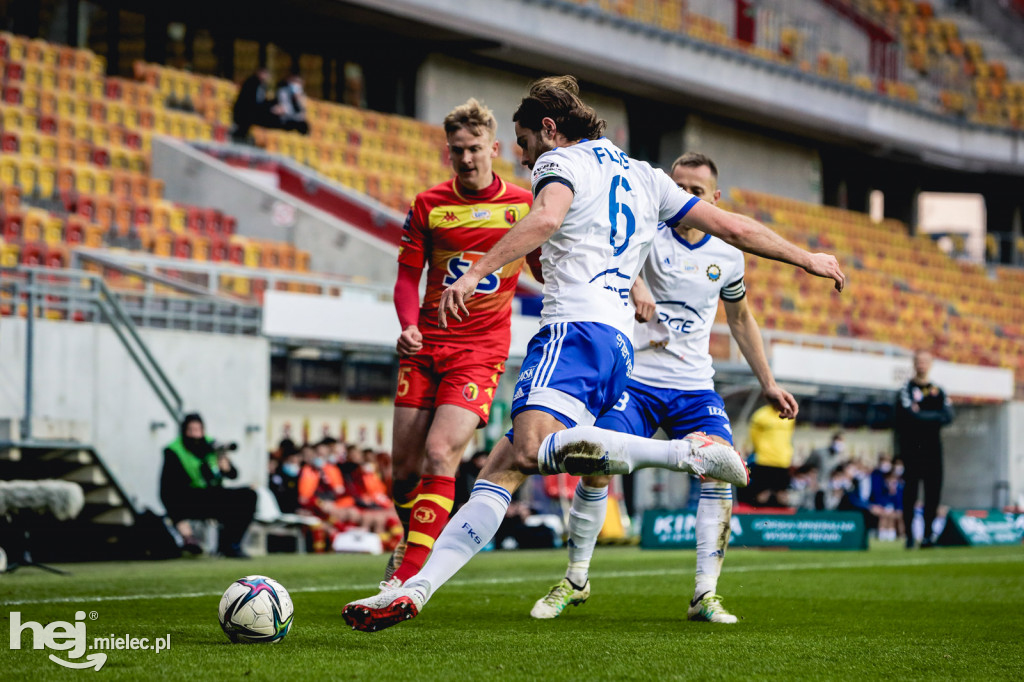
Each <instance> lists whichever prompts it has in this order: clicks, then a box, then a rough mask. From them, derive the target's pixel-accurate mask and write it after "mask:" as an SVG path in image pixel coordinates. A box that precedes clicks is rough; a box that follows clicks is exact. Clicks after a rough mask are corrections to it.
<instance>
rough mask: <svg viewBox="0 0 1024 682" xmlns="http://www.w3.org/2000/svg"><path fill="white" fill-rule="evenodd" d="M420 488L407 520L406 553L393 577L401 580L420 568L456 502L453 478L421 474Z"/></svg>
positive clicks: (412, 574)
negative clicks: (422, 475)
mask: <svg viewBox="0 0 1024 682" xmlns="http://www.w3.org/2000/svg"><path fill="white" fill-rule="evenodd" d="M419 491H420V494H419V496H418V497H417V498H416V502H415V504H414V505H413V507H412V516H411V518H410V520H409V534H408V535H407V536H406V548H405V556H404V557H403V558H402V565H401V566H399V568H398V570H397V571H395V576H394V577H396V578H398V579H399V580H401V581H402V582H405V581H406V580H408V579H409V578H410V577H412V576H414V575H416V573H418V572H419V570H420V569H421V568H423V562H425V561H426V560H427V555H428V554H430V550H431V549H432V548H433V547H434V541H435V540H437V536H438V535H440V534H441V531H442V530H443V529H444V525H445V524H446V523H448V515H449V514H451V512H452V505H453V504H454V503H455V477H454V476H429V475H427V476H424V477H423V481H422V482H421V483H420V488H419Z"/></svg>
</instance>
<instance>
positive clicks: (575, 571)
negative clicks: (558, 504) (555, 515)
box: [565, 480, 608, 587]
mask: <svg viewBox="0 0 1024 682" xmlns="http://www.w3.org/2000/svg"><path fill="white" fill-rule="evenodd" d="M607 508H608V487H607V486H605V487H604V488H591V487H590V486H588V485H584V484H583V481H582V480H581V481H580V482H579V483H577V484H576V492H575V494H573V496H572V508H571V509H570V510H569V569H568V570H567V571H566V572H565V577H566V578H568V579H569V582H571V583H572V584H573V585H575V586H577V587H583V586H584V585H586V584H587V577H588V575H589V573H590V558H591V557H593V556H594V546H595V545H597V536H598V535H599V534H600V532H601V527H602V526H604V515H605V512H606V511H607Z"/></svg>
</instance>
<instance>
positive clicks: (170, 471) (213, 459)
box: [160, 413, 256, 558]
mask: <svg viewBox="0 0 1024 682" xmlns="http://www.w3.org/2000/svg"><path fill="white" fill-rule="evenodd" d="M235 447H236V446H235V444H234V443H231V444H229V445H227V446H225V447H220V446H217V445H216V444H215V443H214V441H213V439H212V438H207V436H206V433H205V428H204V425H203V419H202V417H200V416H199V415H198V414H196V413H192V414H187V415H185V418H184V419H183V420H182V423H181V435H180V436H179V437H178V438H177V439H176V440H175V441H174V442H172V443H170V444H169V445H168V446H167V447H166V448H164V467H163V472H162V473H161V475H160V500H161V501H162V502H163V504H164V508H165V509H166V510H167V515H168V516H169V517H171V519H173V520H174V521H175V522H179V521H183V520H185V519H215V520H216V521H217V522H218V523H220V526H221V529H220V534H219V544H220V547H219V550H218V551H219V553H220V554H222V555H224V556H227V557H233V558H246V554H245V552H244V551H242V537H243V536H244V535H245V531H246V529H248V527H249V524H250V523H251V522H252V517H253V514H254V513H255V511H256V491H255V490H252V489H251V488H225V487H224V479H225V478H228V479H233V478H236V477H237V476H238V471H237V470H236V469H235V467H234V466H233V465H232V464H231V461H230V460H229V459H228V457H227V455H226V454H225V450H234V449H235Z"/></svg>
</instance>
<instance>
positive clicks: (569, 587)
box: [530, 578, 590, 619]
mask: <svg viewBox="0 0 1024 682" xmlns="http://www.w3.org/2000/svg"><path fill="white" fill-rule="evenodd" d="M588 599H590V581H589V580H588V581H587V582H586V584H584V585H583V587H582V588H580V589H577V588H576V586H575V585H573V584H572V583H571V582H569V579H568V578H562V580H561V582H559V583H558V584H557V585H555V586H554V587H552V588H551V590H550V591H549V592H548V593H547V594H546V595H544V596H543V597H541V598H540V599H538V600H537V603H536V604H534V605H533V608H532V609H530V615H531V616H533V617H534V618H541V619H548V618H558V616H559V615H560V614H561V613H562V611H564V610H565V607H566V606H579V605H580V604H582V603H584V602H585V601H587V600H588Z"/></svg>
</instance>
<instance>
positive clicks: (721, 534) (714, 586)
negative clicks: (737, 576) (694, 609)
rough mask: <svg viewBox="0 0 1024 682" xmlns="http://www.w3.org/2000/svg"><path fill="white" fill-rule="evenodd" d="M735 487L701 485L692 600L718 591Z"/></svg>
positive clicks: (721, 484)
mask: <svg viewBox="0 0 1024 682" xmlns="http://www.w3.org/2000/svg"><path fill="white" fill-rule="evenodd" d="M731 519H732V486H730V485H729V484H728V483H722V482H721V481H705V482H704V483H701V485H700V502H698V503H697V528H696V531H697V589H696V591H695V592H694V593H693V598H694V599H696V598H697V597H700V596H702V595H703V594H705V593H706V592H711V593H712V594H714V593H715V592H716V591H717V590H718V576H719V575H721V573H722V561H723V560H724V559H725V549H726V547H727V546H728V544H729V534H730V531H731V527H730V525H729V522H730V520H731Z"/></svg>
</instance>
